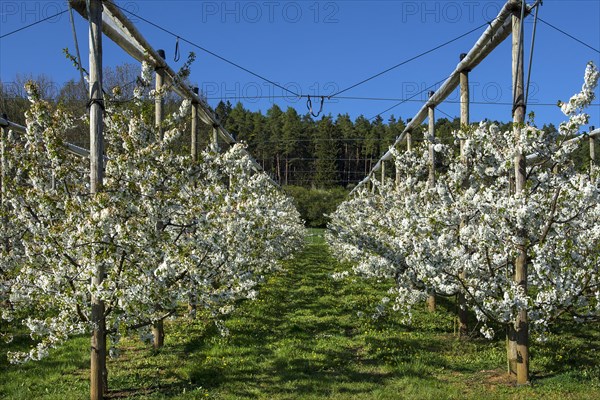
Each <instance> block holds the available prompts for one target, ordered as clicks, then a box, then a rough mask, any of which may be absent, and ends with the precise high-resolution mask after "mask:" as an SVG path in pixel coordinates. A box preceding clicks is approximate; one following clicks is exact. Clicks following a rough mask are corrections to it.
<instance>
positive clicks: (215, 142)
mask: <svg viewBox="0 0 600 400" xmlns="http://www.w3.org/2000/svg"><path fill="white" fill-rule="evenodd" d="M212 145H213V150H214V151H216V152H217V153H218V152H219V150H220V149H219V125H218V124H213V130H212Z"/></svg>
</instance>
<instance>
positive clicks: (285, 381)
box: [0, 230, 600, 400]
mask: <svg viewBox="0 0 600 400" xmlns="http://www.w3.org/2000/svg"><path fill="white" fill-rule="evenodd" d="M311 233H312V234H313V237H312V238H311V239H310V241H309V243H310V244H309V245H308V246H307V248H306V249H305V250H304V251H303V252H301V253H300V254H298V255H297V257H296V258H295V259H294V260H292V261H289V262H287V263H286V267H287V268H286V271H285V272H280V273H278V274H276V275H274V276H272V277H270V279H269V280H268V282H267V284H265V286H264V287H263V289H262V291H261V294H260V296H259V298H258V299H257V300H256V301H253V302H245V303H241V304H240V306H239V308H238V309H237V310H236V311H235V312H234V313H233V314H232V315H231V316H230V317H229V319H228V320H227V321H226V325H227V327H228V328H229V330H230V335H229V336H228V337H221V336H219V334H218V332H217V330H216V329H215V328H214V326H213V325H212V324H210V323H207V322H205V321H204V320H202V318H199V319H198V320H195V321H189V320H186V319H178V320H176V321H171V322H170V323H169V324H168V325H167V338H166V345H165V347H164V349H162V350H160V351H158V352H156V351H153V350H151V349H149V348H148V347H147V346H145V345H143V344H141V343H140V342H139V341H138V340H136V338H133V337H132V338H128V339H127V340H125V341H124V342H123V346H122V347H123V353H122V356H121V357H120V358H119V359H117V360H110V362H109V374H110V375H109V383H110V386H111V391H110V393H109V396H110V397H112V398H134V399H201V398H207V399H340V400H341V399H344V400H346V399H482V398H483V399H544V400H550V399H597V398H600V350H599V349H600V332H598V329H595V330H594V329H590V327H587V328H572V327H571V328H569V329H566V330H565V331H563V332H558V333H559V334H557V335H555V336H552V337H551V339H550V340H549V341H548V342H547V343H545V344H537V343H532V345H533V347H532V374H533V386H531V387H516V386H515V385H514V383H513V382H512V381H511V380H510V379H508V378H507V376H506V373H505V357H504V341H503V340H502V339H499V340H497V341H493V342H488V341H484V340H479V339H473V340H469V341H460V340H457V339H456V338H455V337H454V336H453V334H452V331H453V318H452V315H451V313H450V312H449V311H450V310H452V309H453V308H454V305H453V304H452V302H450V301H447V300H444V299H440V301H439V308H438V312H436V313H433V314H430V313H427V312H425V311H424V310H418V312H416V315H415V320H414V323H413V325H412V326H410V327H408V326H404V325H403V324H401V323H400V321H399V319H398V318H397V316H396V315H394V314H389V315H387V316H385V317H383V318H380V319H378V320H373V319H372V318H371V317H370V315H371V314H372V312H373V310H374V307H375V305H376V304H377V303H378V301H379V299H380V298H381V297H383V296H384V295H385V290H386V288H387V284H385V283H376V282H369V283H367V282H364V281H361V280H356V279H353V278H350V279H349V280H348V281H343V282H338V281H334V280H332V279H331V278H330V275H331V273H332V272H334V271H339V270H341V269H342V266H341V265H340V264H339V263H338V262H337V261H336V260H334V259H333V258H332V257H331V255H330V254H329V252H328V249H327V247H326V246H325V244H324V243H323V240H322V238H321V237H320V234H321V233H322V232H321V231H318V230H313V231H311ZM359 311H362V312H363V313H364V316H358V314H357V313H358V312H359ZM26 342H27V341H26V340H25V339H20V340H19V341H17V342H16V343H12V344H11V345H10V346H11V348H15V347H20V346H21V347H22V346H25V345H26ZM2 346H3V347H1V348H0V350H1V351H2V352H3V353H5V350H6V349H7V347H6V345H2ZM88 349H89V342H88V339H87V338H77V339H75V340H73V341H71V342H70V343H69V344H68V345H67V346H65V347H63V348H61V349H60V350H57V351H55V352H53V353H52V354H51V355H50V357H48V358H47V359H45V360H42V361H40V362H37V363H30V364H26V365H21V366H13V365H8V364H7V363H6V358H5V357H4V355H3V356H2V357H3V358H2V359H0V368H1V373H0V398H1V399H5V398H6V399H33V398H35V399H80V398H81V399H85V398H87V397H88V394H87V390H88V387H87V385H88V381H87V380H88V370H87V364H88V362H89V352H88Z"/></svg>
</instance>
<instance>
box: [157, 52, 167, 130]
mask: <svg viewBox="0 0 600 400" xmlns="http://www.w3.org/2000/svg"><path fill="white" fill-rule="evenodd" d="M156 52H157V53H158V55H160V56H161V57H162V58H163V59H164V58H165V51H164V50H157V51H156ZM155 72H156V82H155V89H156V97H155V98H154V121H155V122H154V125H155V126H156V131H157V132H158V138H159V140H163V134H164V133H163V128H162V121H163V119H164V110H163V108H164V107H163V106H164V104H165V101H164V95H163V92H162V90H163V85H164V81H165V70H164V68H160V67H159V68H156V71H155Z"/></svg>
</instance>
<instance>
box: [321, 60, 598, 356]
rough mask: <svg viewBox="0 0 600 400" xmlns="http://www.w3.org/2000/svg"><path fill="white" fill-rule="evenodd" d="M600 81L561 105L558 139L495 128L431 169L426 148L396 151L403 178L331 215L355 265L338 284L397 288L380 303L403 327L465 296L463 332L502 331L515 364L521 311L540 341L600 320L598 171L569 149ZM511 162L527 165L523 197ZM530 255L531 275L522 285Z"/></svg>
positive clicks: (444, 148) (465, 140)
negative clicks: (520, 270) (559, 329)
mask: <svg viewBox="0 0 600 400" xmlns="http://www.w3.org/2000/svg"><path fill="white" fill-rule="evenodd" d="M598 77H599V73H598V70H597V68H596V67H595V66H594V65H593V64H591V63H590V64H589V65H588V67H587V69H586V72H585V83H584V86H583V89H582V91H581V93H579V94H577V95H575V96H573V97H572V98H571V100H570V101H569V102H568V103H565V104H564V105H563V106H562V110H563V112H564V113H565V114H566V115H567V116H568V117H569V120H568V121H567V122H565V123H563V124H561V125H560V127H559V129H558V131H556V130H555V131H551V130H543V129H538V128H536V127H535V126H534V125H531V124H526V125H523V126H518V127H517V128H518V129H517V131H518V132H519V133H518V135H517V137H515V134H514V131H513V129H508V130H503V129H500V128H499V127H498V126H497V125H495V124H490V123H482V124H480V125H477V126H471V127H468V129H467V127H464V129H463V130H461V131H457V132H455V135H454V138H455V142H454V143H453V145H448V144H444V143H441V142H436V143H434V145H433V150H434V152H435V158H436V160H437V162H436V166H435V168H434V166H433V165H431V163H430V153H429V150H430V149H429V145H428V144H427V145H425V144H424V143H423V144H421V145H420V146H417V147H416V148H415V149H413V151H408V152H404V151H400V150H395V151H394V162H395V167H396V169H395V172H396V174H397V176H396V179H394V180H391V179H387V180H385V181H384V182H383V183H381V181H380V180H378V179H375V180H373V181H372V182H371V185H372V186H374V190H372V191H371V190H370V189H368V188H367V187H365V188H361V189H359V190H358V191H357V193H356V194H355V195H354V196H352V197H351V198H350V199H349V200H348V201H346V202H344V203H343V204H342V205H341V206H340V207H339V208H338V210H337V211H336V212H335V214H334V215H333V217H332V222H331V224H330V225H329V231H328V234H327V240H328V241H329V243H330V245H331V248H332V250H333V251H334V252H335V253H336V255H337V256H338V257H340V258H341V259H344V260H348V261H350V262H352V265H353V268H352V270H348V271H346V272H345V273H342V274H340V276H339V277H340V278H343V277H344V276H347V275H349V274H351V273H355V274H358V275H361V276H364V277H367V278H369V277H370V278H377V279H388V280H390V281H391V282H393V283H392V287H391V288H390V294H391V297H392V299H391V300H390V299H389V298H385V299H383V301H382V303H383V304H388V305H391V306H392V308H393V309H394V310H397V311H400V312H403V313H404V315H405V316H406V317H407V318H406V319H407V321H409V320H410V316H411V308H412V307H413V305H414V304H415V303H417V302H421V301H424V300H426V299H428V298H430V296H431V295H432V294H438V295H443V296H457V300H458V303H459V305H460V308H461V315H460V319H461V322H462V323H463V326H462V328H463V329H464V332H466V328H467V326H466V323H467V320H466V319H465V315H466V314H465V313H466V311H467V310H471V311H472V312H473V314H474V315H475V318H476V319H477V321H478V326H480V327H481V329H480V331H481V333H482V334H483V335H484V336H486V337H488V338H492V337H493V336H494V335H495V334H496V330H497V329H498V328H501V329H502V330H504V329H506V332H507V334H508V336H507V338H508V340H507V343H509V346H508V349H507V350H508V353H507V354H508V357H509V360H512V359H515V358H516V352H515V339H516V338H517V335H516V333H517V332H524V333H525V335H524V337H525V338H527V336H528V332H529V331H528V329H529V328H528V327H527V325H526V323H525V325H523V323H522V322H521V321H522V319H520V318H522V315H523V313H525V315H526V318H525V321H527V320H528V321H529V324H530V326H531V327H532V328H533V330H534V331H535V332H537V333H539V336H538V337H539V338H543V335H544V334H545V333H547V332H548V330H549V329H550V328H551V326H552V324H554V323H560V321H562V320H563V317H566V316H569V317H570V318H574V319H575V321H598V320H599V318H600V269H599V266H600V258H599V254H600V193H599V191H600V189H599V188H598V186H597V182H598V181H597V180H598V179H599V172H598V170H597V169H594V170H591V169H589V170H587V171H581V170H579V169H578V168H577V165H576V163H575V162H574V161H573V155H574V154H575V153H576V151H577V148H578V145H579V143H578V142H566V139H568V138H570V137H572V136H574V135H576V134H578V132H579V130H580V128H581V126H582V125H584V124H587V123H588V119H589V116H588V115H587V114H585V113H584V112H583V109H584V108H585V107H587V106H589V105H590V104H591V102H592V100H593V99H594V90H595V88H596V87H597V84H598ZM459 144H460V147H462V151H460V152H459V151H458V147H459ZM515 153H520V154H526V155H530V156H529V157H528V159H527V166H526V168H527V169H526V182H525V187H524V190H523V191H522V192H520V193H515V185H514V177H515ZM432 171H433V179H432V174H431V172H432ZM523 248H524V249H525V254H526V276H525V277H521V278H520V279H521V281H519V280H516V279H515V277H514V274H515V264H516V259H517V256H518V255H519V254H520V250H521V249H523ZM522 280H524V281H525V282H527V284H526V285H525V286H524V285H522V284H521V282H522ZM520 313H521V315H520V316H519V314H520ZM523 330H524V331H523ZM520 337H521V338H522V337H523V335H522V336H520ZM527 341H528V339H526V340H525V342H524V343H519V344H520V345H524V346H528V343H527ZM523 356H524V357H528V354H527V353H525V354H524V355H523ZM515 362H516V360H515ZM519 362H528V360H521V361H519Z"/></svg>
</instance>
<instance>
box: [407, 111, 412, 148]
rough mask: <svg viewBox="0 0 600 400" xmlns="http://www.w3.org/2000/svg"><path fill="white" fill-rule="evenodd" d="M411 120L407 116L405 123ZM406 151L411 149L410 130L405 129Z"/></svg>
mask: <svg viewBox="0 0 600 400" xmlns="http://www.w3.org/2000/svg"><path fill="white" fill-rule="evenodd" d="M411 121H412V118H408V119H407V120H406V123H407V124H410V122H411ZM406 151H408V152H411V151H412V131H410V130H409V131H407V132H406Z"/></svg>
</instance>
